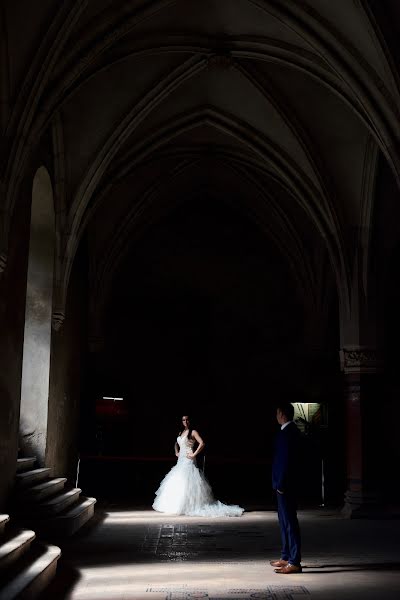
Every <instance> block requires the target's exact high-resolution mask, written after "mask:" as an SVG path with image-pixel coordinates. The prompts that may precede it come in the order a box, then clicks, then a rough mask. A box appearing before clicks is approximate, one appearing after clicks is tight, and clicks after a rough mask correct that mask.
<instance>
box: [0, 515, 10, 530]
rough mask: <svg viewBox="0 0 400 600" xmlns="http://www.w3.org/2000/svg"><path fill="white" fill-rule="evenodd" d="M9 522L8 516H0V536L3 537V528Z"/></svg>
mask: <svg viewBox="0 0 400 600" xmlns="http://www.w3.org/2000/svg"><path fill="white" fill-rule="evenodd" d="M9 520H10V516H9V515H0V535H3V532H4V528H5V526H6V525H7V523H8V521H9Z"/></svg>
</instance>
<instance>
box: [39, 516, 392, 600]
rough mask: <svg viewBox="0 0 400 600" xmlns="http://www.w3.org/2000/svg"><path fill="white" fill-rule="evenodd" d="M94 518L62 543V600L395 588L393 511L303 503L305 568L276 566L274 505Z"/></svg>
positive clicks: (178, 599)
mask: <svg viewBox="0 0 400 600" xmlns="http://www.w3.org/2000/svg"><path fill="white" fill-rule="evenodd" d="M96 514H97V517H96V522H95V523H93V524H92V525H91V527H89V528H88V529H87V530H86V531H84V532H82V533H80V534H78V535H77V536H75V537H74V538H72V539H71V540H70V541H69V542H68V543H67V544H65V543H64V545H63V556H62V559H61V560H60V562H59V569H58V575H57V578H56V580H55V581H54V582H53V584H52V585H51V587H50V588H49V590H48V593H47V594H46V598H47V597H48V598H49V599H50V598H51V599H52V600H53V599H57V600H61V599H63V598H68V599H70V600H89V599H93V600H95V599H96V600H97V599H99V600H100V599H101V600H134V599H135V600H136V599H140V600H161V599H162V600H184V599H185V600H186V599H194V598H208V599H210V600H222V599H224V600H228V599H232V600H233V599H235V600H245V599H246V600H247V599H250V598H258V599H264V600H275V599H276V600H281V599H282V600H283V599H286V600H291V599H293V600H301V599H302V598H304V599H309V600H326V599H332V600H333V599H337V600H347V599H349V598H351V599H353V598H359V599H360V600H361V599H363V600H369V599H371V600H372V599H374V600H377V599H378V600H384V599H385V600H386V599H391V598H393V599H394V598H396V599H397V598H399V597H400V543H399V539H400V520H397V519H395V520H388V519H385V520H376V519H375V520H352V521H350V520H345V519H343V518H341V517H340V515H339V513H337V512H335V511H329V510H326V509H318V510H314V511H300V513H299V516H300V523H301V528H302V535H303V568H304V570H303V573H302V574H296V575H290V576H289V575H288V576H282V575H277V574H276V573H274V571H273V569H272V567H270V566H269V560H270V559H274V558H278V557H279V529H278V523H277V517H276V513H275V512H273V511H259V510H253V511H248V512H246V513H245V514H244V515H243V516H242V517H239V518H220V519H204V518H194V517H172V516H165V515H160V514H158V513H155V512H153V511H151V510H140V509H133V508H131V509H129V508H126V507H125V508H123V507H117V506H112V505H110V506H108V507H103V509H101V508H99V509H98V510H97V511H96Z"/></svg>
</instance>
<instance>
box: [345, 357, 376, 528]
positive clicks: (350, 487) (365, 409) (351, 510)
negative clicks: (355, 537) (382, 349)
mask: <svg viewBox="0 0 400 600" xmlns="http://www.w3.org/2000/svg"><path fill="white" fill-rule="evenodd" d="M341 364H342V370H343V372H344V388H345V414H346V454H347V465H346V467H347V489H346V493H345V498H344V506H343V509H342V514H343V515H344V516H346V517H349V518H357V517H365V516H370V515H372V514H373V513H374V512H377V511H379V500H380V498H379V489H378V486H379V477H378V476H377V472H376V466H377V465H378V468H379V463H380V457H379V454H380V449H381V447H382V446H381V444H380V437H381V431H382V429H381V423H380V414H379V411H378V407H379V393H380V392H381V389H380V385H379V382H380V373H381V371H382V364H381V363H380V361H379V359H378V357H377V353H376V351H375V349H372V348H365V347H352V348H344V349H343V350H342V351H341Z"/></svg>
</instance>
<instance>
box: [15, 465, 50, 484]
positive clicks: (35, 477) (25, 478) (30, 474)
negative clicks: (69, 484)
mask: <svg viewBox="0 0 400 600" xmlns="http://www.w3.org/2000/svg"><path fill="white" fill-rule="evenodd" d="M50 471H51V469H48V468H42V469H33V470H31V471H24V472H23V473H17V474H16V476H15V479H16V484H17V488H18V489H21V488H26V487H29V486H30V485H34V484H36V483H38V482H39V481H43V479H47V477H48V476H49V475H50Z"/></svg>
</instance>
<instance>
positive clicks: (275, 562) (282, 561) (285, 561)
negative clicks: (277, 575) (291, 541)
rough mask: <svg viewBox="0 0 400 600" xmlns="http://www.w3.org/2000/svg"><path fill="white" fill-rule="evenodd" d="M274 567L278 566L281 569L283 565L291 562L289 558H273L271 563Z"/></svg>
mask: <svg viewBox="0 0 400 600" xmlns="http://www.w3.org/2000/svg"><path fill="white" fill-rule="evenodd" d="M269 564H270V565H271V566H272V567H277V568H279V569H281V568H282V567H286V566H287V565H288V564H289V562H288V561H287V560H283V559H282V558H280V559H279V560H271V561H270V563H269Z"/></svg>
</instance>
